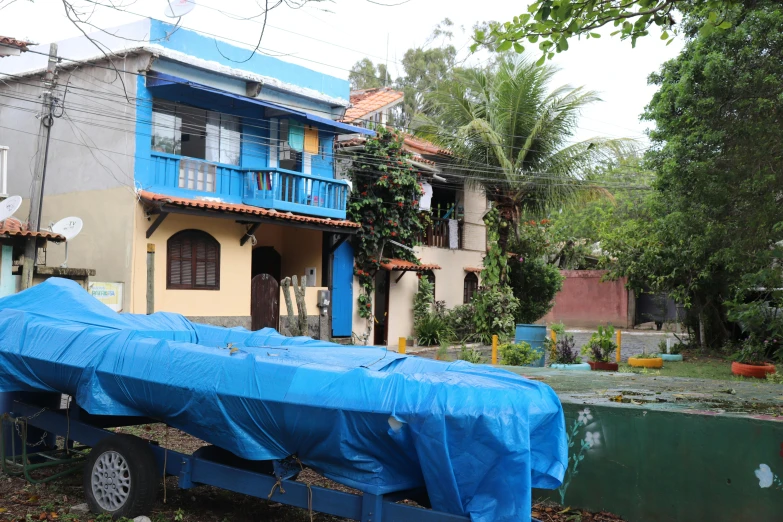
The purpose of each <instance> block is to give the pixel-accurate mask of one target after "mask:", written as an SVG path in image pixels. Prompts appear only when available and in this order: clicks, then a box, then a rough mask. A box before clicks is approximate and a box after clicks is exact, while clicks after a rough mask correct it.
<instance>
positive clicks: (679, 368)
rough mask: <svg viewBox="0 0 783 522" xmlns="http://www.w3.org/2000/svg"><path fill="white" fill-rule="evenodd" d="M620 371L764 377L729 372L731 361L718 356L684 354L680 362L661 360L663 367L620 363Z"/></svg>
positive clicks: (737, 378) (719, 378)
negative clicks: (652, 367)
mask: <svg viewBox="0 0 783 522" xmlns="http://www.w3.org/2000/svg"><path fill="white" fill-rule="evenodd" d="M620 371H621V372H627V373H636V374H638V375H647V376H651V377H688V378H692V379H712V380H717V381H749V382H763V383H766V382H767V381H766V380H764V379H753V378H747V377H740V376H737V375H734V374H733V373H731V361H727V360H725V359H721V358H719V357H703V356H698V355H691V354H689V353H685V354H684V360H683V361H682V362H668V361H664V362H663V368H660V369H648V368H633V367H631V366H629V365H628V364H625V363H623V364H621V365H620ZM777 371H778V373H781V372H783V365H778V366H777Z"/></svg>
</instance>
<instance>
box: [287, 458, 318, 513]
mask: <svg viewBox="0 0 783 522" xmlns="http://www.w3.org/2000/svg"><path fill="white" fill-rule="evenodd" d="M291 456H292V457H293V459H294V460H295V461H296V462H297V463H298V464H299V468H300V469H301V470H302V471H304V464H302V461H301V460H299V457H297V456H296V455H291ZM305 486H307V510H308V511H309V512H310V522H313V520H314V518H313V490H312V489H311V488H310V483H309V482H305Z"/></svg>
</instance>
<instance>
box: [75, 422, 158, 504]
mask: <svg viewBox="0 0 783 522" xmlns="http://www.w3.org/2000/svg"><path fill="white" fill-rule="evenodd" d="M159 481H160V477H159V476H158V468H157V464H156V463H155V456H154V455H153V453H152V450H151V449H150V448H149V445H148V444H147V443H146V442H145V441H143V440H142V439H140V438H138V437H133V436H131V435H112V436H110V437H106V438H105V439H103V440H102V441H100V442H99V443H98V444H96V445H95V447H94V448H92V451H90V455H89V457H88V458H87V462H86V463H85V467H84V476H83V486H84V494H85V497H86V498H87V505H88V506H89V507H90V511H92V512H93V513H107V514H110V515H111V517H112V519H118V518H122V517H126V518H133V517H137V516H139V515H145V514H147V513H149V512H150V510H151V509H152V506H153V504H154V503H155V496H156V494H157V492H158V484H159Z"/></svg>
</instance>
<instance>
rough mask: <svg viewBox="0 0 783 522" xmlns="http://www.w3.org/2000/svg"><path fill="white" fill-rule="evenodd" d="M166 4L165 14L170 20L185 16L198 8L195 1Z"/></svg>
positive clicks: (185, 0)
mask: <svg viewBox="0 0 783 522" xmlns="http://www.w3.org/2000/svg"><path fill="white" fill-rule="evenodd" d="M164 1H165V2H166V9H165V10H164V11H163V14H165V15H166V16H168V17H169V18H179V17H180V16H185V15H186V14H188V13H189V12H191V11H192V10H193V8H194V7H196V4H195V3H194V2H193V0H164Z"/></svg>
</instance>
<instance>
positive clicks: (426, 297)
mask: <svg viewBox="0 0 783 522" xmlns="http://www.w3.org/2000/svg"><path fill="white" fill-rule="evenodd" d="M434 301H435V295H434V293H433V288H432V283H430V281H429V280H428V279H427V278H426V277H422V278H419V290H418V291H417V292H416V295H415V296H413V326H414V328H415V327H416V325H417V324H418V323H419V322H420V321H423V320H424V319H426V318H427V317H429V315H430V312H431V311H432V306H433V303H434Z"/></svg>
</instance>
